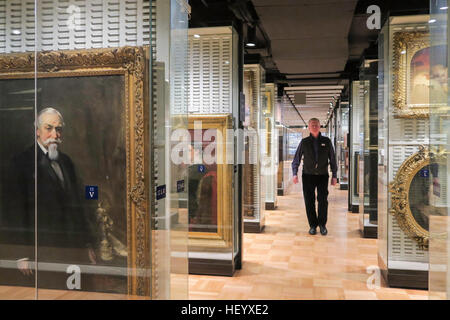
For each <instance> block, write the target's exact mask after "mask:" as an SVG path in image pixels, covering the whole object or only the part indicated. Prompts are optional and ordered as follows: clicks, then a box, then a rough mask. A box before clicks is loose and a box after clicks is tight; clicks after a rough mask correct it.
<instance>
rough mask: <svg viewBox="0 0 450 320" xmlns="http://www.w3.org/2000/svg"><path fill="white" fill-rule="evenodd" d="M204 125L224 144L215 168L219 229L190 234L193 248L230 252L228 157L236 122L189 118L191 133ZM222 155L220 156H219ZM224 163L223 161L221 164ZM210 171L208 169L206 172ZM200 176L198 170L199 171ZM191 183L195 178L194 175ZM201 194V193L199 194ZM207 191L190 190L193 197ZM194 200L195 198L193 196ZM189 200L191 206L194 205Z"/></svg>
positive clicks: (225, 117) (222, 118)
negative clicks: (213, 130) (198, 125)
mask: <svg viewBox="0 0 450 320" xmlns="http://www.w3.org/2000/svg"><path fill="white" fill-rule="evenodd" d="M196 122H197V123H201V126H202V130H209V129H216V130H217V131H219V132H220V134H221V136H222V138H223V141H222V143H220V141H219V140H217V147H216V151H217V153H216V156H217V157H216V158H217V159H219V161H218V162H217V165H215V168H216V170H217V173H216V183H217V191H216V196H217V205H216V207H217V218H216V222H217V226H216V227H215V230H212V231H210V232H208V231H201V230H200V231H189V246H190V247H191V248H214V250H220V249H221V248H223V249H228V248H229V247H230V246H231V242H232V212H233V201H232V174H233V166H232V165H231V164H228V163H227V161H226V159H227V154H229V152H230V150H229V148H231V146H230V143H229V142H228V141H227V130H228V129H231V128H232V120H231V116H230V115H220V114H219V115H217V114H211V115H189V117H188V129H189V131H192V130H194V125H195V123H196ZM218 153H220V154H218ZM220 159H221V160H223V161H220ZM206 170H207V169H206ZM195 172H197V169H195ZM189 179H190V180H192V179H193V177H192V175H191V174H190V176H189ZM198 191H200V192H198ZM201 193H204V190H197V191H195V190H189V194H192V195H193V196H197V197H198V196H201ZM190 197H191V195H190ZM191 200H192V199H190V200H189V205H192V202H193V201H191Z"/></svg>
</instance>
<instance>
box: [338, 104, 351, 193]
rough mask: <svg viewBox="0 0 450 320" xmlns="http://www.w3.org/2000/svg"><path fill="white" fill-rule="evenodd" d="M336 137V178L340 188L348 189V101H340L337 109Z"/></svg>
mask: <svg viewBox="0 0 450 320" xmlns="http://www.w3.org/2000/svg"><path fill="white" fill-rule="evenodd" d="M336 121H337V128H338V132H337V138H336V156H337V164H338V179H339V188H340V190H348V171H349V158H348V153H349V148H348V130H349V103H348V102H341V103H340V104H339V108H338V110H337V120H336Z"/></svg>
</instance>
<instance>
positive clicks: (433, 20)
mask: <svg viewBox="0 0 450 320" xmlns="http://www.w3.org/2000/svg"><path fill="white" fill-rule="evenodd" d="M435 22H436V19H430V21H428V23H435Z"/></svg>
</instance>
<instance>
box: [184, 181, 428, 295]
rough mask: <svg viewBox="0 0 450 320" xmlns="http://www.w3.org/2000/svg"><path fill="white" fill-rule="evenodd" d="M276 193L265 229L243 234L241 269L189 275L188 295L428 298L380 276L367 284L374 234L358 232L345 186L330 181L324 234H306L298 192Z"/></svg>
mask: <svg viewBox="0 0 450 320" xmlns="http://www.w3.org/2000/svg"><path fill="white" fill-rule="evenodd" d="M297 190H298V189H297ZM278 199H279V200H278V209H277V210H275V211H266V229H265V231H264V232H263V233H261V234H245V235H244V263H243V268H242V270H238V271H237V272H236V273H235V276H234V277H215V276H214V277H213V276H196V275H190V276H189V297H190V299H196V300H197V299H198V300H201V299H231V300H236V299H315V300H318V299H352V300H354V299H357V300H360V299H406V300H408V299H428V292H427V291H424V290H403V289H394V288H387V287H386V286H385V284H384V283H383V281H381V286H380V288H378V289H369V288H368V285H367V282H368V279H369V277H370V274H368V273H367V268H368V267H370V266H374V267H377V240H375V239H363V238H361V235H360V232H359V230H358V215H357V214H354V213H350V212H347V191H342V190H339V189H338V188H336V187H330V195H329V197H328V200H329V208H328V224H327V228H328V232H329V233H328V235H327V236H321V235H320V234H319V233H318V234H317V235H315V236H311V235H309V234H308V230H309V226H308V223H307V219H306V214H305V209H304V203H303V198H302V196H301V194H300V193H296V194H292V195H289V196H285V197H279V198H278ZM372 283H373V282H372Z"/></svg>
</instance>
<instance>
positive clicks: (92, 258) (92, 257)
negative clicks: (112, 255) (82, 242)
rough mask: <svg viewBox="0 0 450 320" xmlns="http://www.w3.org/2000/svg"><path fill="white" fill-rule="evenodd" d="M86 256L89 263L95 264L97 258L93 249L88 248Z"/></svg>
mask: <svg viewBox="0 0 450 320" xmlns="http://www.w3.org/2000/svg"><path fill="white" fill-rule="evenodd" d="M88 255H89V261H91V263H92V264H97V256H96V254H95V251H94V249H92V248H89V249H88Z"/></svg>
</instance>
